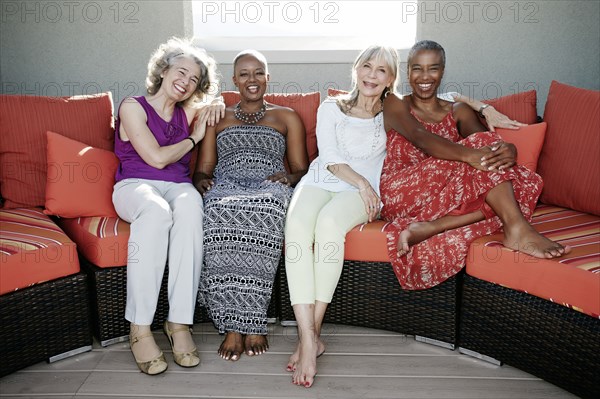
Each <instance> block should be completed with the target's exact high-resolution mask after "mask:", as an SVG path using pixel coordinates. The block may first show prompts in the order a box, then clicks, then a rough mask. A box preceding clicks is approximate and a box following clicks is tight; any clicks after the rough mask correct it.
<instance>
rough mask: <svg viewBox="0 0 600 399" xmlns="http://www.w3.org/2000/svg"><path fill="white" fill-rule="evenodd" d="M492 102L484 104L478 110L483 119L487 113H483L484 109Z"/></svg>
mask: <svg viewBox="0 0 600 399" xmlns="http://www.w3.org/2000/svg"><path fill="white" fill-rule="evenodd" d="M489 106H490V104H483V105H482V106H481V107H480V108H479V111H477V113H478V114H479V116H480V117H482V118H483V119H485V115H483V110H484V109H486V108H487V107H489Z"/></svg>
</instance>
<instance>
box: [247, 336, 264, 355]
mask: <svg viewBox="0 0 600 399" xmlns="http://www.w3.org/2000/svg"><path fill="white" fill-rule="evenodd" d="M244 345H245V347H246V355H248V356H254V355H256V356H258V355H262V354H263V353H265V352H266V351H267V350H268V349H269V342H268V341H267V336H266V335H251V334H250V335H246V339H245V340H244Z"/></svg>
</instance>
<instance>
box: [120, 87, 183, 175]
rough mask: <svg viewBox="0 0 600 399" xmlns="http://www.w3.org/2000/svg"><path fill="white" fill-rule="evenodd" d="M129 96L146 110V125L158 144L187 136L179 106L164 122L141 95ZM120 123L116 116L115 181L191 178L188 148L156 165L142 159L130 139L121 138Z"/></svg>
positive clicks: (172, 141) (181, 110) (173, 142)
mask: <svg viewBox="0 0 600 399" xmlns="http://www.w3.org/2000/svg"><path fill="white" fill-rule="evenodd" d="M132 98H134V99H135V100H136V101H137V102H139V103H140V105H141V106H142V108H144V111H146V117H147V120H148V121H147V125H148V128H149V129H150V131H151V132H152V134H154V137H156V141H158V144H159V145H160V146H161V147H162V146H167V145H171V144H175V143H178V142H180V141H182V140H185V139H186V138H187V137H189V127H188V123H187V118H186V116H185V111H184V110H183V108H181V107H179V106H176V107H175V111H174V112H173V117H172V118H171V121H170V122H166V121H165V120H164V119H162V118H161V117H160V116H159V115H158V113H157V112H156V111H155V110H154V108H152V106H151V105H150V104H149V103H148V101H146V98H145V97H144V96H137V97H132ZM126 100H127V99H126ZM126 100H123V101H126ZM120 125H121V124H120V121H119V120H118V119H117V122H116V127H115V154H116V155H117V157H118V158H119V168H118V169H117V174H116V177H115V180H116V181H117V182H118V181H121V180H123V179H129V178H137V179H149V180H162V181H169V182H173V183H191V182H192V179H191V178H190V167H189V165H190V159H191V158H192V153H191V152H188V153H187V154H185V155H184V156H183V157H182V158H181V159H180V160H179V161H177V162H175V163H172V164H170V165H167V166H165V167H164V168H163V169H157V168H155V167H152V166H150V165H148V164H147V163H146V162H144V160H143V159H142V158H141V157H140V156H139V154H138V153H137V151H136V150H135V148H133V146H132V145H131V142H129V141H123V140H121V138H120V136H119V128H120ZM190 147H191V146H190Z"/></svg>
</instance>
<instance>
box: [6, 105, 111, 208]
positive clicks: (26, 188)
mask: <svg viewBox="0 0 600 399" xmlns="http://www.w3.org/2000/svg"><path fill="white" fill-rule="evenodd" d="M0 115H2V119H1V120H0V137H1V140H0V170H1V172H0V193H1V194H2V198H3V199H4V201H5V202H4V209H10V208H19V207H36V206H39V207H43V206H44V202H45V196H44V192H45V188H46V131H48V130H51V131H53V132H57V133H60V134H62V135H64V136H66V137H69V138H71V139H74V140H79V141H82V142H84V143H87V144H89V145H91V146H93V147H97V148H102V149H105V150H110V151H112V150H113V141H114V129H113V105H112V97H111V94H110V93H102V94H98V95H92V96H75V97H39V96H20V95H19V96H17V95H1V96H0Z"/></svg>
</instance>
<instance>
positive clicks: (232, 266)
mask: <svg viewBox="0 0 600 399" xmlns="http://www.w3.org/2000/svg"><path fill="white" fill-rule="evenodd" d="M234 74H235V75H234V77H233V80H234V83H235V84H236V86H237V87H238V89H239V91H240V97H241V101H240V103H238V104H237V105H236V106H234V107H230V108H227V109H226V110H225V118H224V119H222V120H221V122H219V124H218V125H217V126H216V128H212V129H211V128H209V129H207V134H206V137H205V139H204V140H203V141H202V146H201V150H200V158H199V160H198V163H197V166H196V173H195V174H194V183H195V184H196V187H197V188H198V190H199V191H200V193H201V194H203V196H204V214H205V216H204V267H203V269H202V276H201V279H200V294H201V295H200V300H201V301H202V300H203V301H204V304H205V305H206V306H207V308H208V312H209V315H210V317H211V318H212V320H213V322H214V324H215V326H216V327H217V328H218V330H219V333H226V337H225V340H224V341H223V343H222V344H221V346H220V348H219V354H220V355H221V357H223V358H224V359H226V360H234V361H235V360H238V359H239V357H240V355H241V354H242V352H244V351H245V353H246V354H247V355H249V356H252V355H259V354H262V353H263V352H265V351H266V350H267V348H268V343H267V339H266V334H267V309H268V306H269V302H270V299H271V291H272V288H273V280H274V278H275V272H276V271H277V266H278V264H279V259H280V257H281V254H282V248H283V227H284V222H285V214H286V210H287V207H288V204H289V201H290V198H291V197H292V192H293V189H292V186H294V185H295V184H296V183H297V182H298V181H299V180H300V178H301V177H302V175H304V173H306V170H307V168H308V157H307V154H306V142H305V133H304V127H303V125H302V121H301V120H300V117H299V116H298V115H297V114H296V113H295V112H294V111H293V110H292V109H290V108H284V107H278V106H275V105H272V104H267V103H265V102H264V99H263V96H264V93H265V91H266V88H267V81H268V78H269V75H268V72H267V62H266V60H265V59H264V56H263V55H262V54H260V53H258V52H255V51H245V52H242V53H240V54H239V55H238V56H237V57H236V58H235V60H234ZM284 155H287V159H288V161H289V165H290V171H289V173H288V172H286V169H285V167H284Z"/></svg>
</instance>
